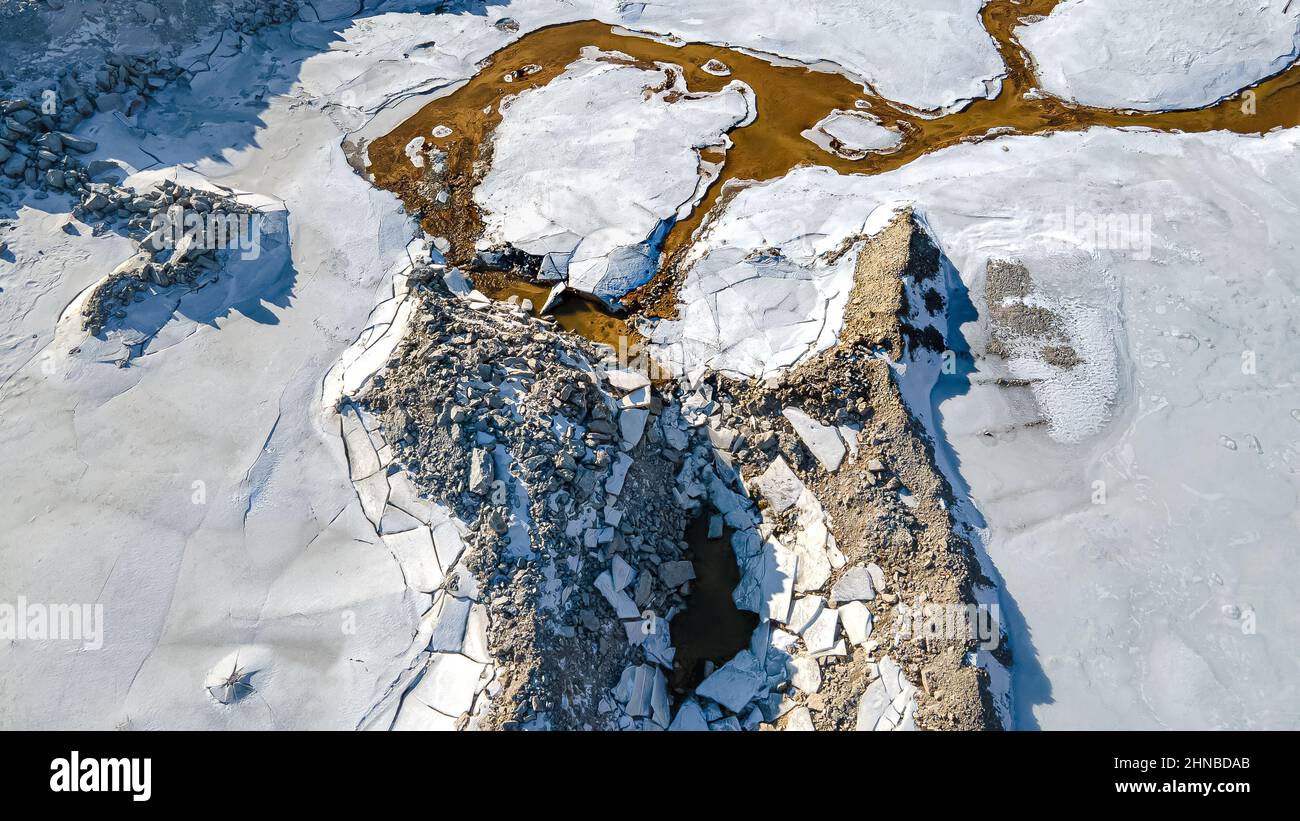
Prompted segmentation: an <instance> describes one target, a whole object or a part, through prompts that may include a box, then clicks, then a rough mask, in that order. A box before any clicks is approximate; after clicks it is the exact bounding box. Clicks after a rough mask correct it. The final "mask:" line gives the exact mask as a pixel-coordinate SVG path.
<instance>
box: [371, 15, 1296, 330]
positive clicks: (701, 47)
mask: <svg viewBox="0 0 1300 821" xmlns="http://www.w3.org/2000/svg"><path fill="white" fill-rule="evenodd" d="M1057 2H1059V0H1024V2H1015V0H990V2H989V3H988V4H986V5H985V7H984V9H983V10H982V11H981V16H982V18H983V21H984V25H985V28H986V29H987V30H988V32H989V34H990V35H991V36H992V37H993V39H994V41H995V42H996V43H997V47H998V50H999V52H1000V53H1001V55H1002V59H1003V61H1004V63H1005V64H1006V66H1007V70H1008V76H1007V78H1006V80H1005V82H1004V83H1003V86H1002V90H1001V92H1000V93H999V94H998V96H997V97H996V98H994V99H991V100H978V101H976V102H974V103H972V104H970V105H969V106H967V107H966V108H964V109H963V110H961V111H958V112H954V113H951V114H946V115H944V116H939V117H933V118H929V119H927V118H926V117H922V116H919V115H918V114H916V113H913V112H912V111H911V110H909V109H907V108H905V107H901V106H899V105H896V104H895V103H893V102H891V101H889V100H887V99H885V98H883V97H880V96H877V95H875V94H872V93H870V92H867V91H864V90H863V88H862V86H860V85H858V84H857V83H855V82H854V81H853V80H851V79H849V78H848V77H845V76H844V75H841V74H833V73H825V72H821V71H814V70H812V69H809V68H805V67H799V66H780V65H773V64H772V63H769V62H767V61H765V60H763V59H761V58H759V57H753V56H750V55H747V54H742V53H740V52H737V51H733V50H730V49H727V48H722V47H719V46H711V45H705V44H700V43H691V44H687V45H685V46H683V47H680V48H676V47H673V46H670V45H667V44H664V43H658V42H655V41H653V40H650V39H646V38H642V37H636V36H629V35H620V34H616V33H614V32H613V31H612V30H611V28H610V26H609V25H608V24H605V23H597V22H594V21H586V22H578V23H569V24H564V25H558V26H552V27H550V28H544V29H539V30H537V31H534V32H532V33H530V34H527V35H525V36H524V37H523V38H521V39H520V40H518V41H516V42H515V43H513V44H511V45H509V46H507V47H505V48H504V49H502V50H501V51H498V52H497V53H496V54H494V55H492V57H490V58H489V59H488V61H487V63H486V65H485V67H484V68H483V69H482V70H481V71H480V72H479V74H478V75H476V76H475V77H474V78H473V79H471V80H470V81H469V82H467V83H466V84H465V86H463V87H462V88H460V89H458V90H457V91H456V92H454V93H452V94H450V95H448V96H446V97H443V98H440V99H437V100H434V101H432V102H430V103H429V104H428V105H426V106H425V107H424V108H422V109H421V110H420V111H419V112H418V113H416V114H415V115H414V116H413V117H411V118H410V119H409V120H407V121H406V122H404V123H402V124H401V125H399V126H398V127H397V128H396V129H394V130H393V131H392V132H390V133H389V134H387V135H385V136H384V137H381V138H379V139H378V140H375V141H374V142H373V143H371V144H370V145H369V147H368V151H369V157H370V162H371V166H370V171H371V173H372V174H373V175H374V178H375V182H376V184H377V185H379V186H380V187H382V188H385V189H388V190H391V191H393V192H394V193H396V194H397V195H398V196H399V197H401V199H402V200H403V202H405V203H406V205H407V207H408V208H410V209H411V210H412V211H414V212H418V213H419V214H420V216H421V224H422V225H423V227H424V228H425V230H426V231H428V232H429V233H430V234H431V235H434V236H445V237H447V238H448V239H449V240H450V241H451V243H452V250H451V253H450V254H449V258H450V259H451V261H452V262H453V263H455V264H464V263H466V262H467V261H468V260H469V258H470V257H472V255H473V246H474V241H475V239H477V237H478V236H479V235H480V233H481V231H482V222H481V220H480V218H479V215H478V212H477V210H476V209H475V207H474V205H473V200H472V196H471V195H472V191H473V188H474V186H475V185H476V184H477V181H478V180H479V179H480V178H481V176H482V173H483V172H484V171H485V170H486V167H487V165H488V164H489V163H490V161H491V156H490V153H491V140H490V136H491V133H492V131H493V129H495V128H496V125H497V123H498V122H499V121H500V113H499V103H500V101H501V99H502V98H503V97H505V96H507V95H511V94H517V93H519V92H520V91H522V90H524V89H526V88H536V87H538V86H542V85H545V84H546V83H548V82H550V81H551V80H552V79H554V78H555V77H556V76H558V75H559V74H560V73H561V72H563V71H564V69H565V67H566V66H568V65H569V64H571V63H572V62H574V61H575V60H576V59H578V57H579V52H580V50H581V49H582V48H583V47H584V46H596V47H599V48H601V49H604V50H609V51H620V52H623V53H624V54H627V55H630V56H631V57H632V58H633V59H634V60H635V61H637V62H638V63H646V64H649V63H651V62H655V61H658V62H665V63H672V64H674V65H677V66H680V67H681V69H682V71H683V74H684V76H685V79H686V82H687V85H688V86H689V87H690V88H691V89H692V90H693V91H716V90H718V89H720V88H722V87H723V86H725V85H726V84H727V83H728V82H730V81H731V80H733V79H736V80H741V81H743V82H745V83H747V84H749V85H750V86H751V87H752V88H753V89H754V91H755V93H756V94H757V97H758V117H757V119H756V120H755V121H754V122H753V123H752V124H750V125H749V126H746V127H744V128H739V129H736V130H734V131H732V132H731V134H730V136H731V139H732V141H733V143H734V145H733V147H732V148H731V149H729V150H728V151H727V152H726V164H725V166H724V168H723V171H722V173H721V175H720V176H719V178H718V180H717V181H716V182H715V183H714V184H713V186H712V187H711V188H710V189H709V191H708V193H707V195H706V197H705V199H704V201H703V203H702V204H701V206H700V207H698V208H696V209H695V210H694V212H693V213H692V214H691V215H690V216H689V217H688V218H687V219H685V220H682V221H681V222H679V223H678V224H677V225H676V226H674V227H673V230H672V231H671V232H670V233H669V235H668V237H667V238H666V240H665V243H664V252H663V255H662V262H661V268H660V275H659V276H657V277H656V279H655V281H653V282H652V283H651V284H650V285H648V286H646V287H645V288H643V289H641V291H639V292H636V293H634V294H632V295H630V296H629V298H628V299H627V300H625V301H626V302H627V303H628V304H629V305H630V306H631V308H632V310H633V311H634V312H636V313H640V314H642V315H646V316H671V315H672V314H673V312H674V310H675V308H676V295H675V282H676V263H677V261H678V259H679V255H680V253H681V252H682V251H683V250H684V249H685V248H686V247H687V246H688V244H689V242H690V240H691V237H692V236H693V235H694V233H695V232H696V230H697V229H698V228H699V226H700V225H701V223H702V222H703V221H704V220H705V219H706V218H707V216H708V215H709V214H710V213H711V212H712V210H713V208H714V206H715V205H716V204H717V203H718V200H719V197H720V196H721V194H722V192H723V188H724V186H725V184H726V183H727V182H728V181H731V180H738V181H744V180H751V181H762V180H770V179H774V178H777V177H780V176H783V175H785V174H786V173H787V172H789V171H790V170H791V169H793V168H795V167H798V166H800V165H823V166H828V167H830V168H833V169H835V170H837V171H839V172H841V173H846V174H852V173H859V174H879V173H882V172H885V171H890V170H893V169H896V168H899V167H901V166H903V165H906V164H907V163H909V162H911V161H912V160H914V159H916V158H917V157H920V156H922V155H923V154H927V153H929V152H931V151H936V150H939V149H941V148H944V147H947V146H951V145H954V144H956V143H958V142H961V141H963V140H977V139H982V138H985V137H987V136H989V135H990V132H993V131H994V130H997V133H999V134H1002V133H1014V134H1039V133H1044V132H1049V131H1063V130H1078V129H1084V128H1088V127H1091V126H1098V125H1100V126H1112V127H1114V126H1141V127H1146V128H1152V129H1158V130H1163V131H1187V132H1198V131H1212V130H1221V129H1222V130H1228V131H1235V132H1240V133H1263V132H1266V131H1269V130H1271V129H1273V128H1276V127H1290V126H1294V125H1296V124H1297V123H1298V122H1300V69H1298V68H1297V66H1296V65H1293V66H1291V67H1290V68H1288V69H1287V70H1286V71H1284V72H1282V73H1280V74H1278V75H1276V76H1274V77H1272V78H1270V79H1268V80H1265V81H1263V82H1261V83H1259V84H1257V85H1256V86H1255V87H1254V88H1253V92H1254V95H1255V100H1254V106H1253V107H1247V106H1244V105H1243V101H1242V100H1241V99H1240V98H1232V99H1228V100H1225V101H1223V102H1221V103H1219V104H1218V105H1214V106H1210V107H1208V108H1203V109H1197V110H1193V111H1177V112H1165V113H1138V112H1123V111H1113V110H1109V109H1099V108H1090V107H1087V106H1076V105H1069V104H1066V103H1063V102H1061V101H1059V100H1054V99H1050V98H1048V99H1026V97H1025V96H1024V94H1025V92H1027V91H1029V90H1030V89H1032V88H1033V87H1034V85H1035V83H1034V77H1033V71H1032V67H1031V66H1030V65H1028V62H1027V59H1026V57H1025V55H1024V53H1023V52H1022V50H1021V49H1020V46H1019V44H1018V43H1017V42H1016V40H1015V37H1014V34H1013V32H1014V29H1015V28H1016V26H1017V25H1019V24H1020V22H1021V21H1022V20H1023V19H1025V18H1027V17H1030V16H1033V15H1041V14H1046V13H1048V12H1050V11H1051V9H1052V7H1053V6H1055V5H1056V3H1057ZM918 47H924V44H918ZM713 59H716V60H720V61H722V62H723V63H725V64H726V65H727V66H728V67H729V68H730V69H731V72H732V73H731V76H730V77H715V76H713V75H711V74H708V73H706V72H705V71H703V69H702V66H703V65H704V64H705V63H706V62H708V61H709V60H713ZM530 65H531V66H538V67H540V68H539V69H538V70H537V71H536V72H535V73H532V74H530V75H528V76H526V77H522V78H516V79H514V80H513V82H507V81H506V79H505V77H506V76H507V75H508V74H509V73H511V72H514V71H516V70H518V69H520V68H522V67H524V66H530ZM860 103H863V104H865V105H866V106H868V108H869V111H870V112H871V113H872V114H873V115H875V116H876V117H878V118H879V119H880V121H881V122H882V123H883V124H884V125H886V126H889V127H891V128H895V129H897V130H899V131H901V132H902V133H903V134H904V139H903V142H902V144H901V145H900V146H899V148H898V149H897V150H895V151H892V152H890V153H887V154H872V155H868V156H867V157H865V158H862V159H860V160H848V159H843V158H841V157H837V156H835V155H832V154H829V153H827V152H825V151H823V150H822V149H821V148H819V147H818V146H816V145H814V144H813V143H811V142H809V141H808V140H806V139H804V138H803V137H802V136H801V133H802V132H803V131H804V130H805V129H808V128H811V127H812V126H813V125H815V124H816V123H817V122H818V121H819V120H821V119H822V118H823V117H825V116H826V115H827V114H829V113H830V112H832V111H834V110H836V109H842V110H853V109H855V108H856V107H858V105H859V104H860ZM437 125H446V126H449V127H450V128H452V129H453V133H452V134H451V135H449V136H447V137H445V138H443V139H435V138H433V137H432V136H431V130H432V129H433V128H434V127H435V126H437ZM415 136H424V137H425V140H426V142H425V145H426V147H429V146H433V147H436V148H437V149H439V150H441V151H444V152H446V171H445V172H444V173H442V174H441V175H436V176H431V175H430V174H429V169H428V168H427V167H426V169H416V168H415V167H414V166H413V165H412V164H411V162H410V160H409V159H408V158H407V156H406V154H405V151H404V149H405V146H406V145H407V143H408V142H409V141H410V140H411V139H412V138H413V137H415ZM442 188H446V189H447V190H448V191H449V193H450V195H451V199H450V202H449V205H447V206H445V207H439V206H437V205H436V204H435V203H434V201H433V200H432V197H433V196H435V195H436V194H437V192H438V191H439V190H440V189H442ZM524 291H525V289H524V287H523V286H522V285H503V287H502V288H500V289H490V290H489V293H490V294H491V295H493V296H496V297H498V298H500V297H503V296H504V295H506V294H508V293H518V294H521V295H525V294H524ZM543 301H544V299H543V300H538V299H534V302H535V303H536V304H537V305H538V307H540V305H541V303H542V302H543ZM570 302H572V300H570ZM567 304H568V303H567V302H566V305H567ZM568 311H569V314H568V315H567V316H566V318H565V319H564V320H563V321H562V323H561V324H565V325H566V327H569V328H570V329H571V330H576V331H578V332H581V333H585V334H587V335H588V336H590V337H591V338H593V339H597V340H599V341H605V342H610V341H611V340H610V338H609V336H608V335H609V334H610V333H611V332H616V331H620V328H619V325H622V329H621V330H622V331H626V325H625V324H623V323H614V324H611V323H609V322H604V321H601V319H599V318H600V317H603V318H604V319H608V318H609V317H608V316H607V315H606V314H604V313H603V312H602V311H601V309H600V308H598V307H597V306H595V305H594V304H591V303H584V304H574V305H571V306H570V307H569V308H568ZM566 323H567V324H566Z"/></svg>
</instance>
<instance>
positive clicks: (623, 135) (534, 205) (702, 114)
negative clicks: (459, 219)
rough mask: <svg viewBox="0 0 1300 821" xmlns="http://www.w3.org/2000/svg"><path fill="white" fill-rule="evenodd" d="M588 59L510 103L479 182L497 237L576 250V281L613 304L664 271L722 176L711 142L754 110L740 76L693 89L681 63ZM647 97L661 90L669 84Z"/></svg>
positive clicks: (567, 252) (540, 249)
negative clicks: (675, 227) (676, 242)
mask: <svg viewBox="0 0 1300 821" xmlns="http://www.w3.org/2000/svg"><path fill="white" fill-rule="evenodd" d="M611 58H614V59H616V56H615V55H611V54H605V53H603V52H598V51H596V50H594V49H586V50H584V57H583V58H582V59H580V60H578V61H577V62H575V63H574V64H573V65H571V66H570V67H569V68H568V69H567V70H566V71H565V72H564V73H563V74H562V75H560V76H559V77H557V78H556V79H555V80H553V81H552V82H550V83H548V84H547V85H545V86H543V87H541V88H537V89H531V90H528V91H524V92H522V93H520V94H519V95H517V96H516V97H514V98H511V99H510V100H508V101H506V102H504V103H503V104H502V112H503V113H502V118H501V124H500V125H499V126H498V127H497V129H496V132H495V134H494V136H493V145H494V150H493V161H492V167H491V170H489V172H488V173H487V175H486V176H485V177H484V179H483V181H482V183H480V184H479V186H478V187H477V188H476V189H475V190H474V201H475V202H476V203H477V204H478V205H479V207H480V209H481V211H482V214H483V223H484V235H483V240H482V242H483V243H485V244H487V245H498V244H501V243H510V244H511V245H513V246H515V247H517V248H521V249H523V250H524V251H526V252H528V253H530V254H535V255H537V256H543V255H545V254H555V255H557V257H552V259H556V258H562V257H564V256H567V257H568V264H567V276H568V285H569V287H570V288H575V289H577V290H580V291H584V292H586V293H590V294H595V295H597V296H599V297H601V298H602V299H605V300H607V301H610V302H613V301H615V300H617V299H618V298H619V297H621V296H623V294H625V293H627V292H628V291H629V290H631V289H633V288H635V287H637V286H639V285H642V284H644V283H645V282H646V281H647V280H648V279H649V278H650V276H651V275H653V273H654V270H655V265H656V262H657V260H658V244H659V241H660V240H661V239H662V236H663V235H664V234H665V233H666V232H667V229H668V227H670V226H671V224H672V222H673V221H674V220H675V219H677V218H679V217H683V216H686V215H687V214H689V213H690V211H691V209H692V208H693V206H694V205H695V203H696V202H697V201H698V200H699V199H700V198H701V197H702V196H703V194H704V189H705V187H706V186H707V183H708V181H709V180H710V179H711V176H708V175H706V174H705V170H704V169H703V168H702V167H701V159H700V154H699V150H700V149H701V148H704V147H706V146H720V145H724V144H725V140H726V137H725V134H726V132H727V131H729V130H730V129H732V128H734V127H736V126H738V125H741V124H742V123H745V122H747V121H749V120H750V119H752V117H753V113H754V100H753V92H752V91H751V90H750V89H749V87H748V86H746V85H744V84H743V83H740V82H738V81H733V82H731V83H729V84H728V85H727V86H726V87H725V88H724V89H722V90H721V91H719V92H717V93H712V94H689V96H679V95H687V94H688V89H687V88H686V84H685V82H684V81H683V80H682V73H681V71H680V69H677V70H676V71H675V72H674V73H673V75H672V79H673V81H674V82H673V83H672V85H671V86H667V87H664V86H665V84H666V80H667V79H668V77H667V75H666V72H665V71H663V70H646V69H644V68H641V67H638V66H636V65H632V64H628V63H622V62H610V59H611ZM661 87H663V88H662V90H656V91H655V92H654V93H653V94H647V93H646V90H647V89H650V88H655V89H660V88H661Z"/></svg>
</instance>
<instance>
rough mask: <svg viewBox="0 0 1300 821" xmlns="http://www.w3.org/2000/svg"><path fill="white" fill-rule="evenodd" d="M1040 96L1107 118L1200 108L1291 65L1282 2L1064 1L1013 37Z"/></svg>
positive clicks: (1293, 28) (1298, 41) (1285, 2)
mask: <svg viewBox="0 0 1300 821" xmlns="http://www.w3.org/2000/svg"><path fill="white" fill-rule="evenodd" d="M1016 36H1017V37H1018V38H1019V40H1020V42H1021V43H1022V44H1023V45H1024V47H1025V49H1026V50H1027V51H1028V52H1029V54H1030V55H1031V56H1032V57H1033V60H1034V65H1035V67H1036V69H1037V73H1038V79H1039V82H1040V83H1041V84H1042V87H1043V89H1044V90H1045V91H1048V92H1050V93H1051V94H1055V95H1056V96H1058V97H1062V98H1064V99H1067V100H1074V101H1077V102H1080V103H1084V104H1085V105H1093V106H1103V107H1106V108H1131V109H1139V110H1143V111H1156V110H1161V109H1172V108H1200V107H1201V106H1206V105H1210V104H1211V103H1214V102H1215V101H1217V100H1220V99H1222V98H1223V97H1226V96H1228V95H1231V94H1233V93H1235V92H1237V91H1238V90H1240V89H1242V88H1245V87H1246V86H1248V85H1251V84H1252V83H1255V82H1256V81H1258V80H1262V79H1264V78H1265V77H1268V76H1270V75H1272V74H1276V73H1277V72H1279V71H1281V70H1282V69H1283V68H1285V67H1286V66H1288V65H1290V64H1291V63H1292V62H1294V61H1295V59H1296V57H1297V56H1300V5H1297V4H1295V3H1292V2H1290V0H1184V2H1181V3H1168V2H1165V0H1088V2H1078V0H1067V1H1066V2H1064V3H1061V4H1060V5H1058V6H1056V8H1054V9H1053V10H1052V13H1051V14H1049V15H1047V16H1046V17H1044V18H1042V19H1039V20H1037V21H1033V22H1030V23H1029V24H1027V25H1025V26H1022V27H1020V28H1018V29H1017V30H1016Z"/></svg>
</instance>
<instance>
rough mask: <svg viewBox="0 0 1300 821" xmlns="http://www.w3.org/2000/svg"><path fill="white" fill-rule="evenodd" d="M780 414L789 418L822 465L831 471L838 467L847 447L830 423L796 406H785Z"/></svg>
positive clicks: (796, 431)
mask: <svg viewBox="0 0 1300 821" xmlns="http://www.w3.org/2000/svg"><path fill="white" fill-rule="evenodd" d="M781 415H782V416H784V417H785V418H786V419H787V420H789V422H790V425H791V426H792V427H793V428H794V432H795V433H796V434H798V435H799V438H800V439H802V440H803V443H804V445H805V446H806V447H807V448H808V450H809V451H811V452H812V455H813V456H815V457H817V461H818V462H821V465H822V467H824V468H826V469H827V470H828V471H830V472H831V473H834V472H835V471H837V470H839V469H840V463H841V462H843V461H844V455H845V453H846V452H847V450H848V449H847V448H846V447H845V445H844V440H843V439H841V438H840V433H839V431H838V430H836V429H835V428H834V427H832V426H830V425H823V424H821V423H820V422H818V421H817V420H816V419H813V418H812V417H811V416H809V415H808V414H806V413H804V412H803V411H801V410H799V409H798V408H786V409H785V410H783V411H782V412H781Z"/></svg>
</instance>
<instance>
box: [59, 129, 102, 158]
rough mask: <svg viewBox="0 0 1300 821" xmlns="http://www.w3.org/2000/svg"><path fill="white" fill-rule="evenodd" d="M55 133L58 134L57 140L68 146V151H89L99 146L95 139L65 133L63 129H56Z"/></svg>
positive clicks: (65, 146)
mask: <svg viewBox="0 0 1300 821" xmlns="http://www.w3.org/2000/svg"><path fill="white" fill-rule="evenodd" d="M56 134H57V135H59V140H60V142H61V143H62V144H64V148H68V149H70V151H75V152H78V153H90V152H92V151H95V149H96V148H99V143H96V142H95V140H87V139H83V138H79V136H77V135H75V134H66V133H64V131H57V133H56Z"/></svg>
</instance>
